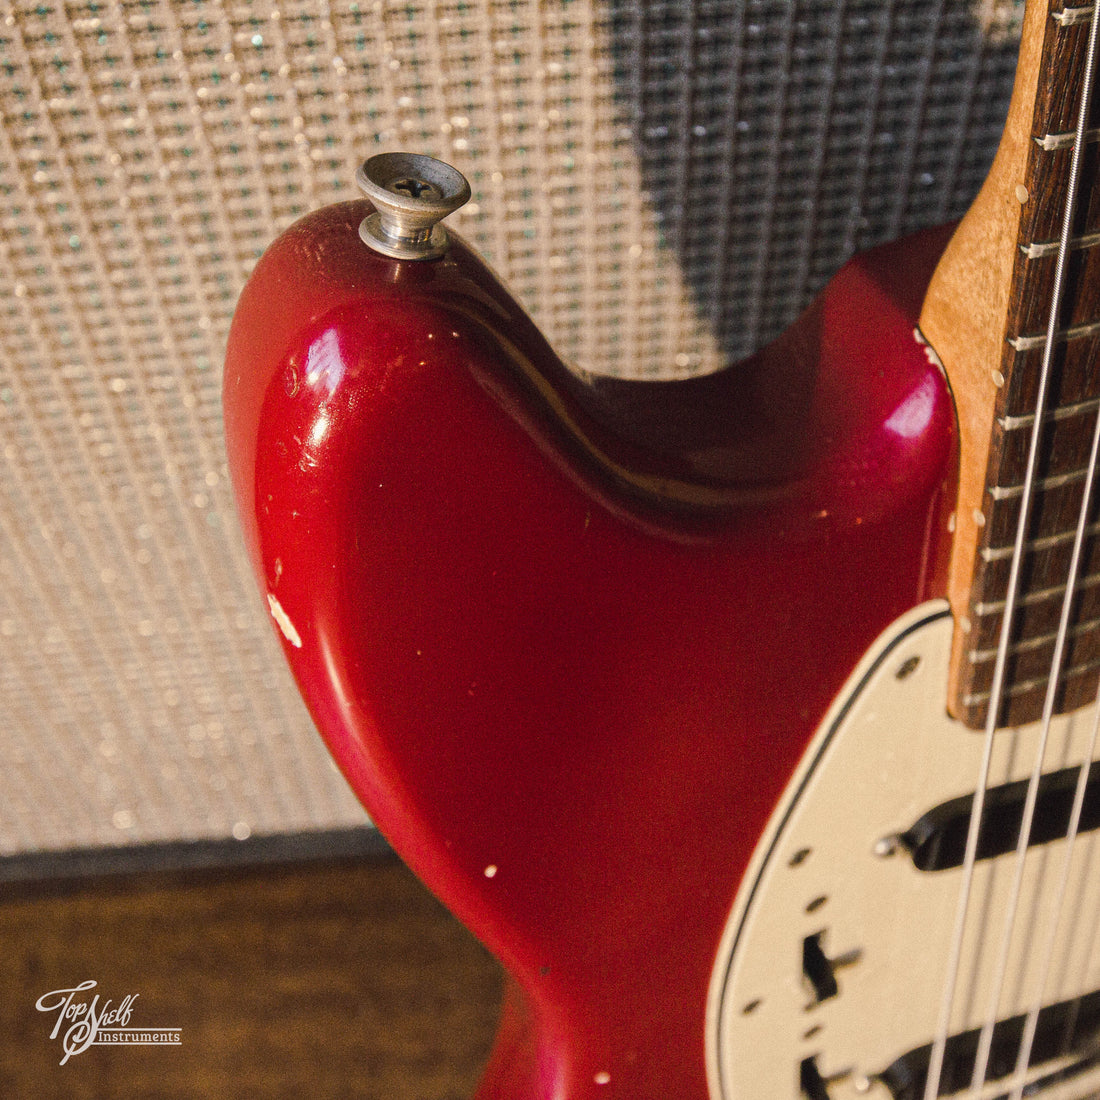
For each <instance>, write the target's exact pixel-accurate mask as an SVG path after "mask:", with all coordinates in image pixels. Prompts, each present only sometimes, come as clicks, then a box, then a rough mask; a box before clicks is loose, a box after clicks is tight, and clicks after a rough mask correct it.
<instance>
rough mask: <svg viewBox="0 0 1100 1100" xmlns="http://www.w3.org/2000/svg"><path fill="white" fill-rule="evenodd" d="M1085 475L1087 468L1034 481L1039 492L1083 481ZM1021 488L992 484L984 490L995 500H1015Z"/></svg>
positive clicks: (1086, 474)
mask: <svg viewBox="0 0 1100 1100" xmlns="http://www.w3.org/2000/svg"><path fill="white" fill-rule="evenodd" d="M1087 476H1088V470H1085V469H1083V470H1070V471H1069V472H1068V473H1064V474H1052V475H1051V476H1050V477H1044V478H1040V479H1039V480H1038V481H1036V482H1035V487H1036V488H1037V489H1038V490H1039V491H1040V492H1046V491H1047V490H1049V489H1060V488H1061V487H1062V486H1063V485H1073V484H1075V483H1076V482H1078V481H1084V480H1085V478H1086V477H1087ZM1023 488H1024V487H1023V486H1022V485H993V486H991V487H990V488H989V489H987V490H986V491H987V492H988V493H989V495H990V496H991V497H992V498H993V499H994V500H995V501H1002V500H1015V499H1016V497H1018V496H1019V495H1020V493H1022V492H1023Z"/></svg>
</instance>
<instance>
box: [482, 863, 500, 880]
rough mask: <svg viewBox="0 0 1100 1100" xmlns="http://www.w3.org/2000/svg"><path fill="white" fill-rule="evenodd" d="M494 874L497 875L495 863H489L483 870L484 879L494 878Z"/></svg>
mask: <svg viewBox="0 0 1100 1100" xmlns="http://www.w3.org/2000/svg"><path fill="white" fill-rule="evenodd" d="M496 873H497V865H496V864H495V863H490V864H489V866H488V867H486V868H485V877H486V878H494V877H495V876H496Z"/></svg>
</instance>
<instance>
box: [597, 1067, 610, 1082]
mask: <svg viewBox="0 0 1100 1100" xmlns="http://www.w3.org/2000/svg"><path fill="white" fill-rule="evenodd" d="M592 1080H593V1081H595V1082H596V1084H597V1085H607V1084H609V1083H610V1082H611V1074H610V1073H608V1072H607V1070H605V1069H601V1070H600V1072H599V1073H597V1074H596V1076H595V1077H593V1078H592Z"/></svg>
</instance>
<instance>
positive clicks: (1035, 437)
mask: <svg viewBox="0 0 1100 1100" xmlns="http://www.w3.org/2000/svg"><path fill="white" fill-rule="evenodd" d="M1096 8H1097V9H1100V0H1096ZM1096 22H1097V18H1096V15H1095V13H1094V18H1093V25H1094V27H1095V25H1096ZM1090 61H1091V58H1090ZM1090 71H1091V65H1090ZM1079 148H1080V142H1075V150H1074V156H1075V158H1076V157H1077V156H1078V155H1079ZM1070 187H1071V192H1072V193H1075V192H1076V185H1075V176H1071V181H1070ZM1071 197H1072V194H1071V195H1067V211H1068V209H1069V206H1070V198H1071ZM1070 220H1071V219H1069V218H1064V219H1063V222H1064V224H1063V232H1062V239H1061V241H1060V242H1059V249H1058V257H1057V260H1056V265H1055V279H1054V288H1053V293H1052V302H1053V305H1052V309H1051V315H1050V317H1049V318H1048V325H1047V339H1046V342H1045V344H1044V348H1043V356H1042V362H1041V366H1040V371H1039V380H1038V391H1037V394H1036V401H1035V410H1034V421H1033V423H1032V428H1031V434H1030V438H1029V441H1028V453H1027V462H1026V469H1025V475H1024V482H1023V487H1022V492H1021V496H1020V514H1019V517H1018V521H1017V525H1016V534H1015V539H1014V542H1013V549H1012V556H1011V559H1010V564H1009V576H1008V583H1007V588H1006V593H1005V602H1004V608H1003V610H1002V618H1001V629H1000V634H999V637H998V642H997V650H996V656H995V658H994V665H993V681H992V685H991V688H990V694H989V700H988V702H987V704H986V705H987V711H986V721H985V729H984V737H983V747H982V758H981V764H980V766H979V771H978V778H977V785H976V788H975V791H974V798H973V801H972V803H971V809H970V820H969V824H968V828H967V837H966V848H965V852H964V856H963V866H962V882H961V884H960V888H959V894H958V899H957V902H956V907H955V919H954V926H953V929H952V936H951V943H950V947H949V951H948V964H947V976H946V979H945V982H944V989H943V994H942V997H941V1001H940V1010H939V1015H938V1018H937V1023H936V1032H935V1037H934V1039H933V1042H932V1049H931V1052H930V1054H929V1065H928V1072H927V1075H926V1077H925V1088H924V1100H937V1098H938V1096H939V1088H940V1080H941V1078H942V1075H943V1066H944V1058H945V1055H946V1050H947V1041H948V1036H949V1033H950V1029H951V1014H952V1010H953V1008H954V1003H955V993H956V989H957V987H958V981H959V974H960V968H961V964H962V954H963V946H964V941H965V934H966V924H967V915H968V913H969V909H970V895H971V892H972V889H973V883H974V870H975V864H976V861H977V850H978V837H979V833H980V831H981V823H982V817H983V814H984V810H985V799H986V792H987V788H988V785H989V771H990V765H991V761H992V756H993V746H994V741H995V735H996V732H997V722H998V718H999V716H1000V711H1001V707H1002V704H1003V701H1004V688H1005V673H1006V667H1007V663H1008V652H1009V647H1010V635H1011V630H1012V622H1013V618H1014V615H1015V611H1016V602H1017V597H1018V592H1019V582H1020V571H1021V566H1022V561H1023V555H1024V543H1025V541H1026V533H1027V528H1028V525H1029V522H1030V516H1031V505H1032V499H1033V496H1034V487H1035V471H1036V467H1037V464H1038V453H1039V444H1040V437H1041V434H1042V430H1043V422H1044V418H1045V415H1044V414H1045V412H1046V397H1047V389H1048V383H1049V377H1050V366H1051V359H1052V357H1053V348H1054V338H1055V332H1056V324H1057V315H1058V309H1059V306H1060V302H1061V294H1062V283H1063V281H1064V275H1065V267H1066V256H1067V253H1068V243H1069V236H1068V233H1067V230H1066V225H1067V224H1069V222H1070ZM986 1057H987V1058H988V1054H987V1055H986ZM975 1065H977V1063H976V1064H975ZM984 1074H985V1069H984V1067H983V1070H982V1076H983V1078H984ZM971 1091H973V1078H972V1085H971Z"/></svg>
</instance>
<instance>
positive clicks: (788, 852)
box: [707, 602, 1100, 1100]
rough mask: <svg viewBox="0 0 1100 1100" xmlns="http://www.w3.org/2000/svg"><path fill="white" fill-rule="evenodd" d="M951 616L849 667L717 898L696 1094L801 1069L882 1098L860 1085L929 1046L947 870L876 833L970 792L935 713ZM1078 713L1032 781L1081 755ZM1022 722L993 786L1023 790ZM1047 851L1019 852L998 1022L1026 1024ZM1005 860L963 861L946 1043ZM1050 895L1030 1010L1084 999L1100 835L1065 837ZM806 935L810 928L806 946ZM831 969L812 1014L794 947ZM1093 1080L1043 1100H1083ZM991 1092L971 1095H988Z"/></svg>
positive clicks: (965, 999) (938, 988)
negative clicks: (971, 865) (830, 989)
mask: <svg viewBox="0 0 1100 1100" xmlns="http://www.w3.org/2000/svg"><path fill="white" fill-rule="evenodd" d="M950 645H951V619H950V616H949V614H948V613H947V607H946V604H943V603H939V602H938V603H935V604H929V605H926V606H924V607H921V608H918V609H916V610H915V611H914V612H911V613H910V614H909V615H907V616H905V617H904V618H903V619H902V620H900V621H899V622H898V623H896V624H895V625H894V626H893V627H892V628H891V630H890V631H888V632H887V634H886V635H884V636H883V638H882V639H880V641H879V643H878V644H877V645H876V646H875V647H874V649H873V651H872V652H871V653H870V654H868V656H867V657H866V658H865V659H864V661H863V662H862V663H861V665H860V667H859V668H858V669H857V670H856V672H855V674H854V675H853V676H852V678H851V680H850V682H849V684H848V686H847V688H846V689H845V691H844V692H843V693H842V694H841V697H840V698H839V699H838V701H837V703H836V704H835V705H834V707H833V709H832V711H831V712H830V714H829V716H828V717H827V719H826V721H825V722H824V723H823V725H822V728H821V730H820V731H819V732H818V735H817V737H816V738H815V740H814V743H813V744H812V746H811V748H810V750H809V752H808V753H807V754H806V758H805V760H804V762H803V764H802V766H801V768H800V770H799V772H798V774H797V775H796V776H795V778H794V779H793V780H792V782H791V784H790V786H789V788H788V790H787V792H786V794H785V795H784V798H783V800H782V802H781V804H780V805H779V807H778V809H777V810H776V813H775V814H774V816H773V820H772V823H771V825H770V827H769V831H768V833H767V835H766V836H765V837H764V839H763V841H762V842H761V844H760V846H759V849H758V851H757V853H756V855H755V857H754V861H753V865H752V867H750V871H749V874H748V875H747V876H746V878H745V882H744V883H743V885H742V888H741V890H740V893H739V895H738V897H737V900H736V902H735V904H734V908H733V911H732V913H731V915H730V919H729V923H728V925H727V928H726V933H725V936H724V939H723V943H722V947H721V949H720V951H719V955H718V959H717V961H716V964H715V969H714V974H713V978H712V982H711V992H710V1000H709V1004H708V1025H707V1031H708V1034H707V1059H708V1073H709V1080H710V1088H711V1094H712V1097H713V1100H796V1098H798V1097H800V1096H802V1095H804V1093H803V1092H802V1089H801V1088H800V1084H799V1070H800V1066H801V1065H802V1063H803V1061H804V1060H806V1059H814V1060H815V1061H814V1065H815V1067H816V1069H817V1070H818V1071H819V1072H820V1074H821V1076H822V1077H823V1078H825V1079H827V1080H828V1079H832V1080H828V1084H827V1095H828V1097H829V1100H856V1098H857V1097H859V1098H871V1100H888V1098H889V1097H890V1095H891V1094H890V1091H889V1090H888V1089H887V1087H886V1086H885V1085H884V1084H883V1083H882V1082H881V1081H880V1080H878V1079H877V1077H876V1075H877V1074H880V1073H881V1072H882V1071H884V1070H885V1069H886V1068H887V1067H888V1066H889V1065H890V1064H891V1063H893V1062H894V1060H895V1059H897V1058H898V1057H899V1056H901V1055H903V1054H906V1053H907V1052H909V1051H910V1050H913V1049H916V1048H919V1047H922V1046H924V1045H926V1044H928V1043H930V1042H931V1040H932V1038H933V1035H934V1033H935V1025H936V1019H937V1016H938V1014H939V1011H940V1004H941V1001H942V991H943V987H944V981H945V977H946V960H947V958H948V956H949V948H950V942H951V936H952V930H953V927H954V921H955V912H956V900H957V897H958V891H959V885H960V879H961V871H958V870H943V871H936V872H924V871H918V870H917V869H916V868H915V867H914V864H913V861H912V860H911V859H910V858H909V856H908V854H907V853H905V852H904V851H896V852H895V853H894V854H892V855H884V854H882V852H883V845H881V844H880V841H883V840H884V838H889V837H891V836H895V835H897V834H898V833H901V832H903V831H904V830H906V829H908V828H910V827H911V826H912V825H913V824H914V823H915V822H916V821H917V820H918V819H919V818H920V817H921V816H922V815H923V814H924V813H926V812H927V811H928V810H930V809H932V808H933V807H934V806H936V805H938V804H942V803H944V802H947V801H949V800H951V799H954V798H959V797H962V796H966V795H969V794H971V793H972V792H973V790H974V784H975V779H976V776H977V775H978V771H979V765H980V758H981V754H982V748H983V734H981V733H980V732H974V731H971V730H967V729H966V728H964V727H963V726H961V725H960V724H958V723H956V722H954V721H952V720H951V719H950V718H948V716H947V714H946V712H945V709H944V701H945V700H946V698H947V668H948V656H949V651H950ZM1092 720H1093V714H1092V709H1091V708H1088V709H1087V710H1085V711H1083V712H1082V711H1079V712H1077V713H1075V714H1073V715H1069V716H1067V717H1063V718H1057V719H1055V720H1054V723H1053V725H1052V728H1051V733H1050V737H1049V743H1048V749H1047V754H1046V760H1045V762H1044V771H1045V772H1051V771H1056V770H1058V769H1062V768H1067V767H1071V766H1073V765H1076V764H1078V763H1079V762H1080V759H1081V754H1082V753H1084V752H1085V751H1087V738H1088V736H1089V734H1090V732H1091V723H1092ZM1037 741H1038V724H1036V725H1035V726H1028V727H1023V728H1021V729H1019V730H1006V731H1002V732H1000V733H998V735H997V743H996V746H995V751H994V757H993V768H992V773H991V777H990V783H991V784H1001V783H1006V782H1010V781H1014V780H1020V779H1026V778H1027V777H1028V775H1029V774H1030V772H1031V768H1032V766H1033V760H1034V753H1035V748H1036V745H1037ZM1065 851H1066V842H1065V841H1053V842H1051V843H1048V844H1045V845H1042V846H1039V847H1035V848H1033V849H1032V850H1031V852H1030V854H1029V856H1028V858H1027V862H1026V864H1025V875H1024V879H1023V890H1022V894H1021V903H1020V905H1019V909H1018V914H1017V919H1016V922H1015V925H1014V933H1013V939H1012V941H1011V942H1012V947H1011V952H1010V955H1009V960H1010V961H1009V966H1008V968H1007V975H1008V977H1007V980H1006V981H1005V982H1004V985H1003V994H1002V996H1001V1000H1000V1005H999V1009H998V1012H997V1016H998V1018H1005V1017H1008V1016H1013V1015H1018V1014H1021V1013H1025V1012H1026V1011H1027V1009H1028V1008H1029V1007H1030V1004H1031V1002H1032V999H1033V997H1034V996H1035V990H1036V986H1037V982H1038V979H1037V971H1038V970H1039V960H1040V958H1041V956H1042V954H1043V947H1044V944H1045V943H1046V939H1047V935H1048V929H1049V928H1050V926H1051V920H1052V919H1053V918H1052V914H1051V912H1050V909H1051V906H1050V904H1049V902H1048V899H1049V897H1050V896H1051V895H1052V894H1053V893H1054V891H1055V886H1056V883H1057V881H1058V879H1059V876H1060V875H1061V872H1062V864H1063V856H1064V853H1065ZM1014 858H1015V857H1014V853H1009V854H1007V855H1003V856H999V857H997V858H995V859H991V860H985V861H982V862H979V863H978V865H977V870H976V874H975V879H974V888H973V892H972V897H971V905H970V916H969V919H968V923H967V934H966V940H965V943H966V948H965V950H964V952H963V960H964V961H963V965H962V968H961V971H960V978H959V982H958V988H957V995H956V997H955V1002H954V1006H955V1007H954V1015H953V1018H952V1025H951V1030H952V1032H962V1031H966V1030H969V1029H972V1028H977V1027H980V1026H981V1024H982V1021H983V1020H984V1018H985V1013H986V1006H987V1002H988V1000H989V997H990V990H991V989H992V987H993V986H992V981H991V978H990V971H991V970H992V968H993V964H994V960H995V958H996V957H997V955H998V952H999V949H1000V945H1001V940H1002V928H1003V924H1004V922H1003V913H1004V911H1005V908H1006V898H1007V896H1008V893H1009V887H1010V883H1011V880H1012V877H1013V868H1014V864H1013V861H1014ZM1066 897H1067V899H1068V901H1067V904H1066V906H1065V911H1064V912H1063V913H1062V914H1061V916H1060V918H1059V919H1058V923H1057V925H1056V927H1057V943H1058V947H1057V949H1056V950H1055V952H1054V955H1053V965H1052V966H1051V968H1050V975H1049V978H1048V980H1047V982H1046V985H1045V988H1044V993H1043V1001H1044V1003H1051V1002H1056V1001H1063V1000H1068V999H1070V998H1072V997H1075V996H1078V995H1081V994H1085V993H1088V992H1091V991H1093V990H1097V989H1100V943H1098V942H1097V941H1098V933H1100V928H1098V916H1100V839H1098V837H1097V834H1096V833H1086V834H1083V835H1082V836H1080V837H1079V838H1078V840H1077V841H1076V844H1075V845H1074V847H1073V850H1072V862H1071V874H1070V879H1069V889H1068V892H1067V895H1066ZM819 934H820V935H819ZM818 935H819V940H818V941H817V942H818V943H819V944H820V945H821V947H822V949H823V951H824V953H825V954H826V955H827V956H828V957H829V958H830V959H833V960H836V959H838V958H839V959H840V961H841V962H842V963H843V964H844V965H841V966H838V967H836V969H835V971H834V973H835V979H836V983H837V986H838V991H837V993H836V995H834V996H829V997H827V998H826V999H824V1000H821V1001H820V1002H818V1003H815V997H814V993H813V989H812V986H811V985H810V984H809V983H808V982H807V981H806V979H805V978H804V976H803V945H804V941H805V940H806V938H807V937H813V936H818ZM1098 1090H1100V1086H1098V1085H1097V1083H1096V1080H1095V1078H1093V1079H1091V1084H1090V1085H1089V1086H1088V1087H1085V1082H1084V1081H1083V1080H1082V1079H1078V1080H1077V1081H1076V1083H1075V1084H1073V1085H1072V1086H1071V1087H1069V1088H1068V1090H1067V1089H1064V1088H1059V1089H1053V1090H1049V1091H1044V1092H1043V1096H1044V1097H1046V1096H1048V1095H1049V1096H1065V1097H1084V1096H1093V1095H1096V1094H1097V1091H1098ZM1004 1091H1005V1090H1004V1087H1003V1086H1001V1087H992V1086H991V1087H989V1088H987V1089H986V1090H983V1092H982V1093H981V1095H983V1096H997V1095H1002V1094H1003V1093H1004Z"/></svg>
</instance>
